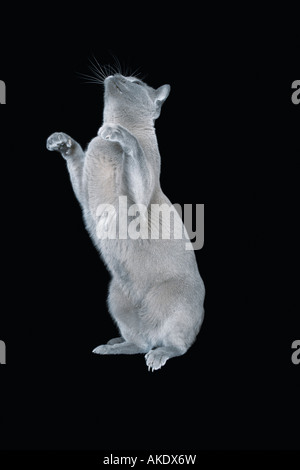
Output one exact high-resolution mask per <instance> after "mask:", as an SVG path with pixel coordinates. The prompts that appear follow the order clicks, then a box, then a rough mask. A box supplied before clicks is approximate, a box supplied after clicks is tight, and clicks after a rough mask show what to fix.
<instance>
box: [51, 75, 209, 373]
mask: <svg viewBox="0 0 300 470" xmlns="http://www.w3.org/2000/svg"><path fill="white" fill-rule="evenodd" d="M104 86H105V95H104V102H105V106H104V120H103V124H102V127H101V128H100V129H99V131H98V135H97V137H95V138H94V139H92V140H91V142H90V143H89V145H88V148H87V150H86V152H83V150H82V148H81V147H80V145H79V144H78V143H77V142H75V140H73V139H72V138H71V137H69V136H68V135H66V134H64V133H62V132H61V133H54V134H52V135H51V136H50V137H49V138H48V140H47V148H48V149H49V150H57V151H59V152H60V153H61V154H62V156H63V157H64V158H65V159H66V162H67V167H68V170H69V173H70V178H71V182H72V185H73V189H74V192H75V195H76V197H77V199H78V201H79V203H80V205H81V207H82V210H83V217H84V220H85V224H86V228H87V230H88V231H89V233H90V236H91V238H92V240H93V242H94V244H95V246H96V247H97V249H98V250H99V252H100V254H101V256H102V258H103V260H104V262H105V264H106V266H107V268H108V270H109V271H110V273H111V277H112V279H111V282H110V286H109V294H108V308H109V312H110V314H111V316H112V318H113V319H114V320H115V322H116V324H117V326H118V329H119V331H120V335H121V336H120V338H115V339H113V340H110V341H109V342H108V343H107V344H105V345H101V346H98V347H97V348H95V349H94V351H93V352H94V353H97V354H137V353H146V355H145V358H146V363H147V366H148V369H149V370H152V371H153V370H156V369H160V368H161V367H162V366H163V365H164V364H165V363H166V361H167V360H168V359H170V358H171V357H174V356H179V355H182V354H184V353H185V352H186V351H187V350H188V348H189V347H190V346H191V344H192V343H193V342H194V340H195V338H196V336H197V334H198V332H199V329H200V327H201V324H202V321H203V316H204V309H203V302H204V296H205V289H204V284H203V281H202V279H201V277H200V274H199V271H198V267H197V263H196V258H195V254H194V251H187V250H186V249H185V244H186V240H182V239H181V240H180V239H179V240H176V239H174V238H172V236H170V239H166V240H163V239H158V240H151V239H147V240H142V239H138V240H132V239H127V240H123V239H116V240H103V239H102V240H101V239H99V238H98V237H97V235H96V227H97V223H98V220H99V214H98V213H97V207H98V206H99V204H112V205H114V206H115V208H116V210H117V207H118V203H117V200H118V197H119V196H120V195H126V196H127V197H128V204H132V203H143V204H144V205H146V206H147V207H148V208H150V204H163V203H166V204H168V205H169V206H171V202H170V201H169V199H168V198H167V197H166V196H165V194H164V193H163V192H162V190H161V187H160V181H159V176H160V154H159V150H158V144H157V140H156V134H155V128H154V121H155V119H156V118H157V117H158V116H159V114H160V111H161V106H162V104H163V103H164V101H165V100H166V98H167V97H168V95H169V92H170V86H169V85H164V86H162V87H160V88H158V89H157V90H154V89H153V88H151V87H149V86H148V85H146V84H145V83H143V82H141V81H140V80H137V79H136V78H135V77H124V76H122V75H120V74H115V75H111V76H109V77H107V78H106V79H105V80H104ZM151 223H155V221H154V220H152V219H151V218H150V224H151ZM180 223H181V222H180Z"/></svg>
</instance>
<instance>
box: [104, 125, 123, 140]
mask: <svg viewBox="0 0 300 470" xmlns="http://www.w3.org/2000/svg"><path fill="white" fill-rule="evenodd" d="M98 135H99V136H100V137H101V139H103V140H110V141H111V142H120V141H121V140H122V136H123V128H122V127H121V126H119V124H103V126H102V127H100V129H99V131H98Z"/></svg>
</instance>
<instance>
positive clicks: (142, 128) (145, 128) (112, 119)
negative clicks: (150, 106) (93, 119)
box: [103, 115, 155, 136]
mask: <svg viewBox="0 0 300 470" xmlns="http://www.w3.org/2000/svg"><path fill="white" fill-rule="evenodd" d="M103 123H114V124H119V125H120V126H122V127H125V129H127V130H128V131H129V132H131V133H132V134H133V135H135V134H142V135H149V136H150V135H154V136H155V127H154V124H153V122H152V121H149V122H147V121H143V122H140V121H132V120H129V119H128V118H127V117H124V116H112V115H110V116H104V121H103Z"/></svg>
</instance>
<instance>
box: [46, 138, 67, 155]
mask: <svg viewBox="0 0 300 470" xmlns="http://www.w3.org/2000/svg"><path fill="white" fill-rule="evenodd" d="M72 144H73V140H72V139H71V137H69V136H68V135H67V134H65V133H64V132H54V134H51V135H50V137H48V139H47V143H46V147H47V149H48V150H50V151H53V150H57V151H58V152H60V153H61V154H63V155H68V154H69V153H70V150H71V147H72Z"/></svg>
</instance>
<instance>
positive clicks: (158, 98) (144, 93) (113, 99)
mask: <svg viewBox="0 0 300 470" xmlns="http://www.w3.org/2000/svg"><path fill="white" fill-rule="evenodd" d="M104 87H105V93H104V121H106V122H108V121H110V120H111V121H116V120H120V121H121V122H120V123H122V124H123V125H124V124H125V123H128V124H131V125H133V126H134V125H137V126H147V125H149V124H151V125H152V124H153V123H154V121H155V119H157V118H158V117H159V115H160V111H161V107H162V105H163V103H164V102H165V100H166V99H167V97H168V95H169V93H170V85H163V86H161V87H159V88H158V89H157V90H155V89H154V88H151V87H150V86H148V85H146V83H144V82H142V81H141V80H139V79H138V78H135V77H124V76H123V75H121V74H115V75H110V76H109V77H106V79H105V80H104Z"/></svg>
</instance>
